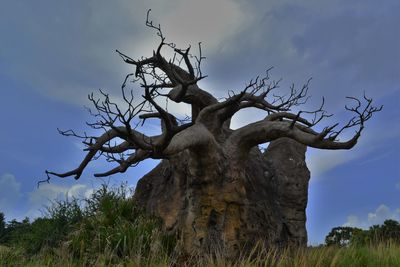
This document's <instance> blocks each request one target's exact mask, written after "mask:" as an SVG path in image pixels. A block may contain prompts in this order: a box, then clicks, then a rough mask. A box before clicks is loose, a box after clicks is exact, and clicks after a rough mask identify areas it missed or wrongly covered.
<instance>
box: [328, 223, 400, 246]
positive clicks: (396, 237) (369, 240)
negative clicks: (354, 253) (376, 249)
mask: <svg viewBox="0 0 400 267" xmlns="http://www.w3.org/2000/svg"><path fill="white" fill-rule="evenodd" d="M386 242H391V243H399V244H400V223H399V222H397V221H395V220H386V221H384V223H383V224H382V225H373V226H371V227H370V228H369V229H368V230H362V229H359V228H353V227H335V228H333V229H332V230H331V231H330V232H329V234H328V235H327V236H326V237H325V244H326V245H327V246H330V245H338V246H348V245H358V246H364V245H369V244H379V243H386Z"/></svg>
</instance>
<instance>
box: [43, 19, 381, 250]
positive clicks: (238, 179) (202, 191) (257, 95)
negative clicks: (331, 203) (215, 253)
mask: <svg viewBox="0 0 400 267" xmlns="http://www.w3.org/2000/svg"><path fill="white" fill-rule="evenodd" d="M146 26H147V27H149V28H151V29H153V30H154V31H155V32H156V34H157V35H158V37H159V38H160V43H159V45H158V47H157V48H156V50H154V51H153V54H152V55H151V56H150V57H142V58H140V59H133V58H131V57H129V56H127V55H126V54H124V53H122V52H120V51H118V50H117V51H116V52H117V53H118V55H119V56H120V57H121V58H122V59H123V61H124V62H125V63H127V64H130V65H132V66H133V67H134V72H133V73H129V74H128V75H127V76H126V78H125V80H124V82H123V84H122V97H123V100H124V102H125V104H124V105H125V108H122V106H121V105H117V104H116V103H115V102H113V101H112V100H111V99H110V97H109V95H108V94H106V93H104V92H103V91H100V92H101V94H102V99H96V98H95V97H94V95H93V94H91V95H90V96H89V100H90V101H91V102H92V104H93V106H94V109H93V110H90V112H91V114H92V115H93V116H94V118H95V122H93V123H88V126H89V127H91V128H93V129H98V130H99V131H100V132H103V133H102V134H101V135H99V136H88V135H86V134H84V135H78V134H77V133H75V132H74V131H72V130H68V131H60V133H61V134H62V135H65V136H75V137H78V138H80V139H82V143H83V144H84V145H85V146H86V148H85V150H86V151H87V153H86V156H85V157H84V159H83V160H82V162H81V163H80V165H79V166H78V167H77V168H76V169H74V170H71V171H68V172H65V173H58V172H51V171H46V173H47V176H48V178H50V175H55V176H58V177H69V176H74V177H75V179H79V177H81V175H82V173H83V171H84V170H85V168H86V166H87V165H88V164H89V163H90V161H91V160H93V159H96V158H98V157H99V156H104V157H105V158H106V159H107V160H108V161H110V162H114V163H116V164H117V166H116V167H114V168H112V169H110V170H109V171H107V172H104V173H97V174H95V176H96V177H103V176H109V175H112V174H115V173H123V172H125V171H126V170H127V169H128V168H129V167H132V166H133V167H134V166H136V165H137V164H138V163H140V162H141V161H143V160H145V159H148V158H151V159H162V163H161V164H160V166H161V167H157V168H158V169H157V168H156V169H157V170H155V171H156V172H158V174H160V173H162V175H161V176H162V177H164V178H165V180H164V181H162V182H161V184H167V183H175V184H179V186H178V187H179V188H181V190H180V191H179V190H175V191H174V190H172V191H171V190H170V191H171V192H166V191H164V195H163V194H162V193H160V192H159V194H158V195H157V197H158V198H159V199H158V200H159V201H158V202H160V201H161V202H163V204H162V207H161V206H160V205H161V204H157V205H158V206H157V205H155V204H154V203H153V204H151V203H150V202H148V201H147V202H146V201H145V202H143V206H144V208H146V209H147V210H148V211H149V212H152V213H155V214H156V215H159V216H161V217H162V218H163V220H164V223H165V226H166V228H167V230H174V231H178V232H179V233H180V236H181V238H182V240H183V244H184V247H185V249H186V250H188V251H189V250H192V249H197V248H209V247H210V246H213V245H215V244H218V245H221V244H222V245H227V247H229V249H233V250H234V249H237V247H238V246H240V245H242V244H243V243H246V242H252V241H254V240H259V239H262V240H264V241H265V242H267V243H278V244H286V243H290V242H291V240H290V239H291V237H290V236H293V235H295V233H294V232H295V231H296V230H290V231H289V232H288V231H286V232H287V233H289V234H286V236H285V237H283V234H282V232H283V231H284V230H285V229H284V228H285V227H286V228H287V227H288V226H287V224H286V226H285V219H284V218H283V217H282V214H281V213H279V211H276V209H279V205H281V204H282V203H281V204H279V203H278V204H279V205H278V204H277V203H275V202H277V201H275V202H274V199H273V198H274V196H275V197H276V192H275V193H274V190H275V191H276V187H274V186H273V185H272V184H271V182H270V181H269V180H268V179H269V178H268V175H267V176H265V175H264V173H265V168H264V167H262V166H261V165H262V164H263V163H259V164H258V163H249V162H251V161H252V162H255V161H257V160H259V158H260V155H262V154H261V152H260V150H259V149H258V145H260V144H264V143H268V142H274V140H278V139H280V140H282V138H288V139H291V140H294V141H295V143H296V145H297V146H299V147H303V146H309V147H313V148H319V149H350V148H352V147H353V146H354V145H355V144H356V143H357V140H358V139H359V137H360V135H361V132H362V131H363V129H364V125H365V122H366V121H367V120H369V119H370V118H371V116H372V115H373V114H374V113H375V112H377V111H380V110H381V108H382V107H375V106H373V105H372V99H370V98H368V97H367V96H365V95H364V97H363V98H362V99H357V98H355V97H348V99H349V100H350V101H352V102H354V105H353V106H346V107H345V108H346V109H347V110H348V111H350V112H351V113H352V114H353V116H352V117H351V119H350V120H349V121H348V122H347V123H344V124H343V125H342V126H340V125H339V123H336V124H334V125H329V126H326V127H324V128H322V130H320V131H317V130H316V127H315V126H316V125H318V124H320V123H321V122H322V121H323V120H324V118H326V117H330V116H332V115H331V114H328V113H327V112H326V111H325V110H324V100H322V103H321V105H320V106H319V107H318V108H316V109H315V110H308V111H307V110H300V111H298V112H295V113H293V112H292V110H293V109H299V107H300V106H302V105H303V104H304V103H306V101H307V100H308V96H307V93H308V89H309V82H310V80H308V81H307V82H306V83H305V84H304V85H303V86H301V87H300V88H296V87H295V86H292V87H291V88H290V92H289V94H287V95H280V94H278V92H277V91H278V90H277V89H278V87H279V85H280V81H274V80H271V78H270V70H271V69H268V70H267V71H266V73H265V74H264V75H262V76H258V77H256V78H255V79H252V80H251V81H249V82H248V83H247V85H246V86H245V87H244V88H243V89H242V90H241V91H240V92H236V93H233V92H231V93H230V94H229V96H228V97H227V98H226V99H223V100H222V101H221V100H220V101H219V100H217V99H216V98H215V97H214V96H213V95H211V94H210V93H208V92H207V91H205V90H203V89H201V88H200V87H199V85H198V82H199V81H200V80H202V79H204V78H205V77H206V76H205V75H204V74H203V73H202V71H201V64H202V62H203V60H204V58H205V57H204V56H203V55H202V51H201V44H200V43H199V45H198V48H197V50H198V52H197V53H196V55H194V54H192V53H191V51H192V49H191V47H190V46H189V47H188V48H186V49H179V48H177V47H176V45H175V44H174V43H169V42H167V41H166V38H165V36H164V34H163V32H162V30H161V27H160V25H155V24H154V23H153V22H152V21H151V20H150V19H149V13H148V14H147V20H146ZM165 49H169V50H170V51H172V52H173V56H172V58H165V57H164V56H163V51H164V50H165ZM129 82H133V83H136V84H137V85H138V88H141V89H140V90H142V91H141V92H142V99H141V100H140V101H138V100H137V99H136V98H135V97H134V92H132V91H131V90H127V88H126V85H127V84H128V83H129ZM161 99H164V100H167V101H173V102H176V103H185V104H189V105H190V106H191V117H189V118H187V119H183V120H182V119H179V118H177V116H174V114H171V113H170V112H169V111H168V109H167V108H166V107H165V106H164V105H161V104H160V103H161V102H160V100H161ZM248 108H256V109H259V110H260V112H265V118H264V119H262V120H259V121H257V122H254V123H250V124H248V125H245V126H243V127H241V128H238V129H236V130H232V129H231V128H230V121H231V118H232V116H234V115H235V114H236V113H237V112H239V111H241V110H244V109H248ZM149 119H158V120H160V124H161V134H159V135H153V136H150V135H146V134H145V133H142V132H140V131H139V130H138V126H139V125H143V124H145V123H146V122H147V120H149ZM350 128H351V129H355V133H354V135H353V136H352V137H351V138H350V139H348V140H344V141H342V140H340V139H339V138H340V136H341V134H342V133H343V131H345V130H347V129H350ZM319 129H321V128H319ZM294 141H290V142H292V143H293V142H294ZM288 142H289V141H288ZM298 143H300V144H301V145H300V144H298ZM283 149H284V148H283ZM304 152H305V149H304V151H303V152H302V153H303V155H304ZM303 157H304V156H303ZM249 164H253V165H252V166H253V169H258V168H261V169H260V170H264V171H263V172H261V175H259V174H257V172H256V173H255V172H254V170H248V168H247V167H248V166H249ZM254 164H255V165H254ZM257 164H258V165H259V166H256V165H257ZM282 164H286V163H284V162H282ZM260 166H261V167H260ZM160 168H161V169H162V172H161V169H160ZM270 171H271V167H270ZM272 171H273V170H272ZM149 175H150V176H151V175H152V174H149ZM250 176H251V177H252V179H253V184H254V181H255V180H254V179H256V180H259V181H261V180H266V182H260V184H259V185H260V186H258V187H262V188H261V189H260V188H256V189H251V188H250V186H251V185H249V183H250V182H249V179H250V178H249V177H250ZM171 179H172V180H171ZM250 180H251V179H250ZM171 181H172V182H171ZM271 181H272V180H271ZM307 182H308V179H306V182H305V183H306V185H307ZM152 186H153V187H154V186H155V185H154V184H152ZM157 186H158V187H159V188H163V187H162V186H165V185H157ZM142 187H143V185H142ZM140 188H141V187H140V186H139V187H138V190H142V191H146V190H147V189H146V190H145V189H140ZM171 188H172V187H171ZM175 188H176V187H175ZM274 188H275V189H274ZM259 190H264V191H265V192H264V191H263V193H260V192H261V191H259ZM249 191H252V192H253V193H252V194H253V195H254V194H255V193H257V192H258V193H257V194H259V195H261V196H263V197H264V196H265V199H261V200H260V198H258V199H257V200H255V199H252V198H251V197H249V196H250V195H251V194H250V193H249ZM152 192H153V193H154V188H153V191H152ZM138 194H139V195H140V194H144V193H143V192H137V193H136V195H138ZM146 194H152V193H151V192H150V191H148V192H146ZM305 194H307V193H306V192H305ZM177 195H179V196H177ZM148 197H149V196H147V198H148ZM176 199H178V200H176ZM299 201H300V200H299ZM301 201H302V203H303V204H302V205H303V206H304V207H302V209H303V213H304V209H305V204H304V203H306V201H307V195H305V200H304V198H302V200H301ZM178 202H179V203H178ZM260 203H261V204H260ZM268 206H269V207H271V206H272V210H271V208H269V207H268ZM265 210H269V211H268V212H265ZM262 212H264V213H265V214H264V215H257V216H258V217H259V219H258V221H260V225H256V226H254V225H253V226H251V225H250V224H251V221H252V219H251V217H252V216H253V215H251V214H259V213H262ZM304 216H305V215H304ZM171 217H172V218H171ZM262 221H265V222H266V225H262V224H263V223H262ZM304 222H305V217H304V219H303V222H302V224H301V225H303V226H299V229H298V230H297V231H303V232H305V226H304ZM300 228H301V229H300ZM292 239H293V238H292ZM306 240H307V239H306V237H305V238H304V236H302V239H301V240H300V241H299V240H295V243H298V244H302V245H304V244H305V243H306ZM292 241H293V240H292Z"/></svg>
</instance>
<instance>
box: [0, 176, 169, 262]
mask: <svg viewBox="0 0 400 267" xmlns="http://www.w3.org/2000/svg"><path fill="white" fill-rule="evenodd" d="M130 196H131V192H130V191H128V190H127V187H126V185H125V184H123V185H121V186H120V187H116V188H109V187H107V186H106V185H103V186H102V187H101V188H100V189H98V190H97V191H95V192H94V193H93V194H92V195H91V197H89V198H87V199H83V200H78V199H72V200H70V199H67V200H65V201H54V202H53V203H52V205H51V206H49V207H48V208H47V210H46V213H45V214H44V217H42V218H37V219H35V220H34V221H33V222H30V221H29V219H28V218H26V219H24V220H23V221H21V222H18V221H16V220H12V221H11V222H9V223H8V224H6V223H4V227H3V228H2V229H3V230H2V232H3V238H2V239H1V240H0V245H1V244H2V245H3V246H2V252H1V253H3V254H1V255H0V256H1V257H0V266H3V265H4V264H3V262H2V260H3V259H11V258H14V256H15V254H14V253H13V251H18V252H19V253H20V254H23V255H25V256H24V257H20V258H21V260H24V259H25V260H26V259H28V258H32V259H33V258H35V257H38V255H47V256H46V257H50V259H51V260H49V261H48V258H46V259H43V258H40V262H42V260H44V261H45V262H48V264H50V262H52V263H53V264H50V266H52V265H58V264H57V261H53V259H54V258H58V257H60V255H67V256H65V257H64V258H65V259H68V262H70V261H71V260H72V261H79V263H80V264H79V266H81V265H97V263H98V261H99V260H100V261H101V262H104V263H105V265H108V264H110V263H113V262H116V261H117V260H118V259H126V258H130V259H132V258H136V259H139V260H138V261H140V259H142V258H146V257H147V258H148V257H149V255H150V254H152V253H157V254H158V255H159V257H157V258H158V259H159V258H160V257H167V255H169V254H171V253H172V252H173V250H174V248H175V246H176V239H175V236H174V235H168V234H166V233H164V232H163V231H161V223H160V221H159V220H158V219H157V218H153V217H149V216H146V215H145V214H144V212H142V211H141V210H140V209H139V208H138V207H137V205H136V203H135V201H134V200H133V199H132V198H131V197H130ZM3 218H4V216H3ZM3 221H4V219H3ZM0 233H1V232H0ZM71 257H72V259H71ZM42 263H43V262H42ZM39 265H40V266H42V265H44V266H47V263H43V264H39Z"/></svg>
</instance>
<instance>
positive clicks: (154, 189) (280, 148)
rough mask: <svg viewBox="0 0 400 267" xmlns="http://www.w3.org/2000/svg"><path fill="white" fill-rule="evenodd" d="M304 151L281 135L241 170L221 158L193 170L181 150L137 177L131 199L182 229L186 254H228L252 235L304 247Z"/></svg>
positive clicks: (193, 164)
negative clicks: (207, 251) (219, 249)
mask: <svg viewBox="0 0 400 267" xmlns="http://www.w3.org/2000/svg"><path fill="white" fill-rule="evenodd" d="M305 151H306V146H304V145H301V144H299V143H297V142H296V141H293V140H291V139H288V138H281V139H278V140H276V141H273V142H271V143H270V145H269V147H268V149H267V150H266V151H265V153H264V154H262V153H261V152H260V151H259V150H258V149H256V148H254V149H253V150H252V151H251V153H250V154H249V156H248V159H247V161H246V162H245V168H244V169H242V170H240V169H237V167H236V166H230V161H229V160H226V159H225V160H224V161H223V162H222V163H220V166H218V164H216V166H210V165H209V166H207V169H200V168H201V165H199V164H196V162H192V160H193V158H195V157H193V155H191V154H190V153H189V152H187V151H184V152H182V153H180V154H179V155H176V156H174V157H173V158H171V159H169V160H163V161H162V162H161V163H160V164H159V165H158V166H157V167H156V168H155V169H154V170H152V171H151V172H150V173H148V174H147V175H145V176H144V177H143V178H142V179H140V180H139V182H138V185H137V188H136V192H135V196H134V197H135V198H136V200H137V201H138V203H139V204H140V205H141V206H142V207H143V208H144V209H145V210H146V211H147V212H149V213H151V214H154V215H156V216H159V217H161V218H162V220H163V222H164V226H165V229H166V230H168V231H181V236H182V237H183V238H184V240H182V241H183V245H184V249H185V250H186V251H187V252H190V251H191V250H194V249H198V248H202V249H214V248H215V246H218V247H221V246H223V247H224V248H227V249H228V250H229V253H235V250H237V249H238V248H239V247H241V246H243V245H246V244H254V242H255V241H263V242H265V243H266V244H267V245H274V246H286V245H300V246H303V245H306V243H307V232H306V228H305V221H306V215H305V208H306V204H307V193H308V181H309V177H310V174H309V171H308V169H307V166H306V163H305ZM208 156H209V157H212V155H208ZM204 157H207V156H204ZM214 160H215V159H214ZM232 171H237V172H238V173H239V175H238V174H234V175H232V174H230V172H232ZM214 172H215V173H214ZM240 173H241V174H242V175H240ZM204 177H208V179H204ZM241 177H244V179H241Z"/></svg>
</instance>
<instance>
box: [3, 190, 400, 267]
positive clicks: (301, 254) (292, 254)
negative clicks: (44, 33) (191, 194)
mask: <svg viewBox="0 0 400 267" xmlns="http://www.w3.org/2000/svg"><path fill="white" fill-rule="evenodd" d="M130 195H131V192H129V191H128V190H127V187H126V186H124V185H122V186H120V187H116V188H108V187H107V186H103V187H101V188H100V189H99V190H97V191H96V192H95V193H94V194H93V195H92V196H91V197H90V198H88V199H84V200H77V199H72V200H68V199H67V200H66V201H57V202H54V203H53V204H52V205H51V206H50V207H49V208H48V209H47V214H46V216H44V217H43V218H38V219H36V220H34V221H33V222H30V221H29V220H28V219H25V220H23V221H22V222H17V221H12V222H10V223H8V224H7V227H6V228H4V229H3V230H2V232H1V233H0V266H13V267H14V266H40V267H42V266H149V267H153V266H221V267H222V266H224V267H225V266H235V267H240V266H254V267H256V266H257V267H258V266H265V267H267V266H274V267H275V266H276V267H308V266H315V267H329V266H338V267H340V266H346V267H347V266H354V267H357V266H360V267H369V266H379V267H385V266H390V267H392V266H399V267H400V244H399V243H398V242H397V243H396V242H390V241H387V242H378V243H372V242H370V243H369V244H368V245H366V244H365V243H355V244H354V245H351V246H348V247H339V246H322V247H310V248H299V249H286V250H276V249H266V248H265V247H263V246H258V245H257V246H255V248H254V249H253V250H252V251H251V253H248V254H246V255H242V256H240V257H239V258H238V259H235V260H229V259H226V258H224V256H223V255H224V253H218V252H216V253H214V254H213V255H201V256H200V255H198V256H192V257H190V258H188V257H186V258H183V257H182V256H180V255H179V253H178V251H179V243H178V242H177V240H176V238H175V236H174V235H168V234H166V233H164V232H163V231H162V230H161V223H160V221H159V220H158V219H156V218H153V217H149V216H147V215H145V214H144V213H143V212H142V211H141V210H140V209H139V208H138V207H137V205H136V204H135V202H134V201H133V200H132V198H130V197H129V196H130Z"/></svg>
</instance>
